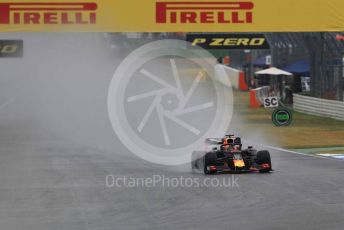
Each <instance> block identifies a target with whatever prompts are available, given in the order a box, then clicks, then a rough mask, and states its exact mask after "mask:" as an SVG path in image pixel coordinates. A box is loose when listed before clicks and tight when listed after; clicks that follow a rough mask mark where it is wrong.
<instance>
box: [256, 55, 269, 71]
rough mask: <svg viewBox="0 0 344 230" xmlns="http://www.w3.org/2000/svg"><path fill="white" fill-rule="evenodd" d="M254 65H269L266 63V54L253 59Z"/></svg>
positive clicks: (260, 66)
mask: <svg viewBox="0 0 344 230" xmlns="http://www.w3.org/2000/svg"><path fill="white" fill-rule="evenodd" d="M253 66H254V67H259V68H267V67H269V65H267V64H266V56H262V57H259V58H257V59H256V60H254V61H253Z"/></svg>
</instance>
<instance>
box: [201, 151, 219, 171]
mask: <svg viewBox="0 0 344 230" xmlns="http://www.w3.org/2000/svg"><path fill="white" fill-rule="evenodd" d="M209 166H217V155H216V153H214V152H210V153H207V154H205V156H204V174H206V175H209V174H214V173H216V171H210V170H208V167H209Z"/></svg>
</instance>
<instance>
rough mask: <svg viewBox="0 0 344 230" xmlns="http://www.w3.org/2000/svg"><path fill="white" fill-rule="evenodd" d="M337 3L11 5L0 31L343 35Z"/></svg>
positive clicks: (145, 0)
mask: <svg viewBox="0 0 344 230" xmlns="http://www.w3.org/2000/svg"><path fill="white" fill-rule="evenodd" d="M343 9H344V1H343V0H326V1H324V0H239V1H233V0H229V1H227V0H215V1H212V0H197V1H195V0H132V1H128V0H101V1H100V0H98V1H97V0H90V1H88V0H87V1H80V0H68V1H66V0H52V1H49V0H45V1H38V0H30V1H28V0H12V1H3V2H1V3H0V31H3V32H5V31H94V32H102V31H104V32H105V31H106V32H155V31H156V32H280V31H283V32H298V31H302V32H309V31H344V10H343Z"/></svg>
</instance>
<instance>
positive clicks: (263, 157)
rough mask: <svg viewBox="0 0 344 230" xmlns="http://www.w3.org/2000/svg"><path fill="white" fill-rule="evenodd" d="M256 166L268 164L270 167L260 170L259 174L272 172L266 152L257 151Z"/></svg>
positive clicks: (268, 154) (268, 155) (269, 158)
mask: <svg viewBox="0 0 344 230" xmlns="http://www.w3.org/2000/svg"><path fill="white" fill-rule="evenodd" d="M257 164H258V165H262V164H269V165H270V167H269V168H266V169H260V170H259V172H260V173H268V172H270V171H271V170H272V166H271V157H270V153H269V152H268V151H259V152H258V153H257Z"/></svg>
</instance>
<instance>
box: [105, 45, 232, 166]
mask: <svg viewBox="0 0 344 230" xmlns="http://www.w3.org/2000/svg"><path fill="white" fill-rule="evenodd" d="M188 46H189V43H187V42H185V41H180V40H161V41H156V42H152V43H149V44H147V45H144V46H142V47H140V48H138V49H137V50H135V51H133V52H132V53H131V54H130V55H129V56H128V57H127V58H125V59H124V61H123V62H122V63H121V64H120V66H119V67H118V68H117V70H116V72H115V73H114V76H113V78H112V81H111V84H110V87H109V92H108V112H109V118H110V121H111V124H112V127H113V130H114V131H115V133H116V134H117V136H118V138H119V139H120V141H121V142H122V143H123V144H124V145H125V146H126V147H127V148H128V149H129V150H130V151H131V152H133V153H134V154H136V155H137V156H139V157H141V158H142V159H144V160H146V161H150V162H153V163H157V164H163V165H178V164H183V163H187V162H190V160H191V159H190V158H191V153H192V151H195V150H202V149H204V140H205V138H207V137H213V136H214V137H217V136H222V135H224V134H225V133H226V132H227V129H228V127H229V124H230V121H231V117H232V112H233V94H232V89H231V85H230V82H229V80H228V85H227V86H224V85H221V84H219V83H218V82H217V80H216V78H219V79H222V80H223V79H228V76H227V74H226V72H225V70H224V69H223V68H221V67H220V66H219V65H217V64H216V59H215V58H214V57H213V56H212V55H211V54H210V53H209V52H208V51H206V50H203V49H201V48H198V49H188V48H187V47H188Z"/></svg>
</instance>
